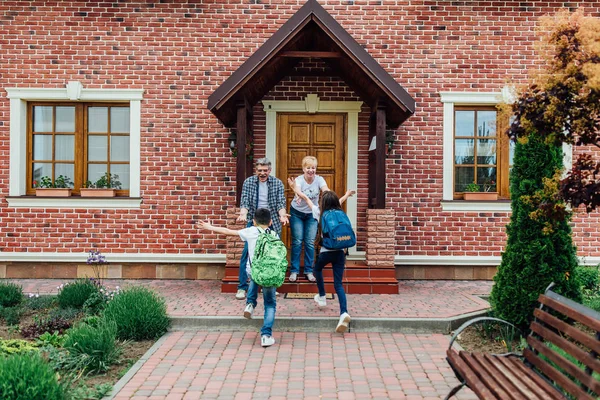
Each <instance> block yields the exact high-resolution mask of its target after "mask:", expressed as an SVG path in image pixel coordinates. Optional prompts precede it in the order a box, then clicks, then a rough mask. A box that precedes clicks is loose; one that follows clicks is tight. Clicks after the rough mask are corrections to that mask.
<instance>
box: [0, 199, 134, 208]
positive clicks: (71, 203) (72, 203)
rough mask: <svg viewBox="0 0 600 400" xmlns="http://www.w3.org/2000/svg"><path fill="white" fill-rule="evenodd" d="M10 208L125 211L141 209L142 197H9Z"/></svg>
mask: <svg viewBox="0 0 600 400" xmlns="http://www.w3.org/2000/svg"><path fill="white" fill-rule="evenodd" d="M6 201H7V202H8V206H9V207H13V208H70V209H72V208H104V209H114V210H116V209H124V208H140V206H141V204H142V199H141V198H140V197H104V198H102V197H95V198H92V197H89V198H83V197H75V196H73V197H36V196H13V197H7V198H6Z"/></svg>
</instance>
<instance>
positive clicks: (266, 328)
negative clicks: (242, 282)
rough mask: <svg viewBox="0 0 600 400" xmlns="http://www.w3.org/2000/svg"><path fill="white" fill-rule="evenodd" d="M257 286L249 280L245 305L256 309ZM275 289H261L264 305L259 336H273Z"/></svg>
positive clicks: (275, 305)
mask: <svg viewBox="0 0 600 400" xmlns="http://www.w3.org/2000/svg"><path fill="white" fill-rule="evenodd" d="M259 287H260V286H258V285H257V284H256V282H254V281H253V280H252V279H250V287H249V288H248V296H246V304H252V306H254V307H256V298H257V297H258V288H259ZM275 289H276V288H275V287H263V288H262V292H263V301H264V303H265V316H264V321H263V326H262V328H261V330H260V334H261V336H262V335H267V336H273V323H274V322H275V310H276V309H277V300H275Z"/></svg>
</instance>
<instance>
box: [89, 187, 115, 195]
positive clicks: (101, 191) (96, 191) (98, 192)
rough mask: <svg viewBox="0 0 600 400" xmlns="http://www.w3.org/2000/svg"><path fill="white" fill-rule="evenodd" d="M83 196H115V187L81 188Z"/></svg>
mask: <svg viewBox="0 0 600 400" xmlns="http://www.w3.org/2000/svg"><path fill="white" fill-rule="evenodd" d="M81 197H115V189H106V188H102V189H91V188H81Z"/></svg>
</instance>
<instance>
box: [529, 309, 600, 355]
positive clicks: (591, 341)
mask: <svg viewBox="0 0 600 400" xmlns="http://www.w3.org/2000/svg"><path fill="white" fill-rule="evenodd" d="M533 315H534V316H535V317H536V318H538V319H539V320H541V321H543V322H544V323H545V324H548V325H550V326H552V327H554V328H556V329H557V330H559V331H561V332H564V333H566V334H567V335H569V336H571V337H572V338H573V339H575V340H577V341H578V342H579V343H581V344H583V345H584V346H586V347H587V348H588V349H590V350H594V351H595V352H596V353H599V354H600V342H599V341H598V340H596V339H595V338H593V337H591V336H590V335H587V334H585V332H582V331H580V330H579V329H577V328H575V327H574V326H572V325H569V324H567V323H566V322H564V321H561V320H560V319H558V318H556V317H555V316H553V315H550V314H548V313H547V312H545V311H542V310H540V309H535V310H534V311H533Z"/></svg>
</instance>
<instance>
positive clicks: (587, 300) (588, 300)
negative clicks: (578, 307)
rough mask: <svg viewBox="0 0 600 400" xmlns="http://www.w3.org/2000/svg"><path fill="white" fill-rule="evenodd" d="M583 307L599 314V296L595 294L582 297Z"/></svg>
mask: <svg viewBox="0 0 600 400" xmlns="http://www.w3.org/2000/svg"><path fill="white" fill-rule="evenodd" d="M583 305H585V306H586V307H589V308H591V309H592V310H596V311H598V312H600V295H599V294H598V293H597V292H596V293H594V294H590V295H589V296H587V295H586V296H584V298H583Z"/></svg>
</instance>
